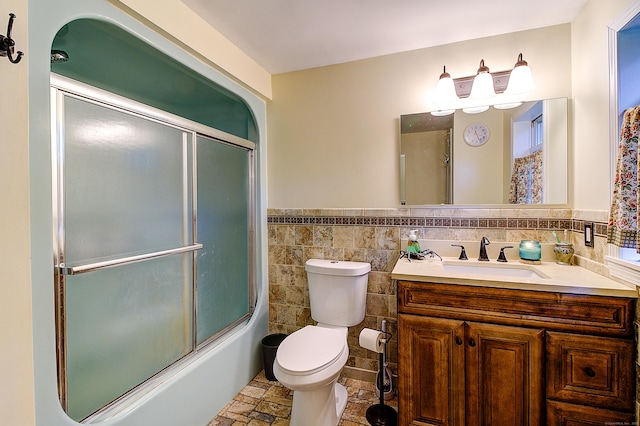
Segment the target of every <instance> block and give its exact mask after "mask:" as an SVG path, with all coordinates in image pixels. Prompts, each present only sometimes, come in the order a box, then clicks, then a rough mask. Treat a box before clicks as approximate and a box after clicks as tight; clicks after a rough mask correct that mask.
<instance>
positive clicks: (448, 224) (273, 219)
mask: <svg viewBox="0 0 640 426" xmlns="http://www.w3.org/2000/svg"><path fill="white" fill-rule="evenodd" d="M585 222H591V221H585V220H579V219H549V218H531V217H527V218H521V217H518V218H513V217H507V218H495V217H491V218H485V217H463V218H461V217H387V216H288V215H272V216H268V217H267V223H268V224H277V225H280V224H282V225H336V226H341V225H344V226H407V227H417V228H487V229H543V230H553V229H555V230H560V229H567V230H572V231H575V232H584V223H585ZM593 223H594V224H595V226H594V229H595V235H596V236H599V237H605V236H606V235H607V224H606V223H602V222H593Z"/></svg>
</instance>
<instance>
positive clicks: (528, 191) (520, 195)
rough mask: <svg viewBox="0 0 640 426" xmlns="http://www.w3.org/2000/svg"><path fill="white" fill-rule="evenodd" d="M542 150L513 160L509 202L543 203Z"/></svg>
mask: <svg viewBox="0 0 640 426" xmlns="http://www.w3.org/2000/svg"><path fill="white" fill-rule="evenodd" d="M542 152H543V151H542V150H538V151H537V152H534V153H533V154H529V155H526V156H524V157H520V158H516V159H514V160H513V171H512V173H511V184H510V186H509V204H540V203H542V200H543V198H542V192H543V191H542V176H543V160H542V158H543V155H542Z"/></svg>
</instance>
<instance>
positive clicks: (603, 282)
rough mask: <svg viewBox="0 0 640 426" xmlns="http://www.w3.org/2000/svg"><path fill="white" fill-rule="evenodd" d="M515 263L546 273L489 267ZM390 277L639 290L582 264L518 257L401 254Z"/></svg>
mask: <svg viewBox="0 0 640 426" xmlns="http://www.w3.org/2000/svg"><path fill="white" fill-rule="evenodd" d="M447 265H451V266H456V265H460V266H468V267H477V268H481V270H482V271H483V272H482V273H469V272H459V271H451V270H446V269H445V267H446V266H447ZM485 266H486V267H487V268H485ZM514 267H515V268H523V269H530V270H535V271H537V272H539V273H541V274H542V275H544V276H545V277H518V276H505V275H502V274H499V275H498V274H496V275H493V274H492V272H491V269H489V268H495V269H494V270H498V269H500V268H514ZM391 277H392V278H393V279H396V280H406V281H418V282H439V283H445V284H458V285H459V284H463V285H473V286H485V287H494V288H496V287H497V288H511V289H517V290H535V291H550V292H559V293H572V294H589V295H596V296H614V297H638V292H637V290H636V289H635V288H632V287H628V286H626V285H624V284H621V283H619V282H617V281H614V280H612V279H610V278H607V277H604V276H602V275H599V274H596V273H595V272H592V271H589V270H588V269H585V268H582V267H579V266H575V265H574V266H569V265H558V264H556V263H555V262H542V263H541V264H539V265H528V264H523V263H520V262H519V261H517V260H516V261H510V262H508V263H505V264H499V263H498V262H496V261H494V260H491V261H489V262H478V261H474V260H468V261H463V260H458V259H457V258H456V257H443V259H442V261H441V260H439V259H437V258H434V259H431V258H427V259H425V260H411V262H409V261H408V260H407V259H406V258H401V259H399V260H398V262H397V263H396V265H395V267H394V268H393V271H392V273H391Z"/></svg>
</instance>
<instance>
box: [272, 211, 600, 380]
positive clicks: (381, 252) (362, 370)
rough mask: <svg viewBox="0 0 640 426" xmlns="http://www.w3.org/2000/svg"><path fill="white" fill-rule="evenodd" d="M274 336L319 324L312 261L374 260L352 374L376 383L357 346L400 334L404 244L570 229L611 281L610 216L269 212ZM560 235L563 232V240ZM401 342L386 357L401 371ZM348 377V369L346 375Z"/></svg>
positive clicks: (352, 339)
mask: <svg viewBox="0 0 640 426" xmlns="http://www.w3.org/2000/svg"><path fill="white" fill-rule="evenodd" d="M267 221H268V223H267V225H268V237H269V243H268V245H269V330H270V332H273V333H276V332H284V333H292V332H293V331H296V330H298V329H299V328H301V327H304V326H305V325H307V324H314V321H313V320H312V319H311V312H310V308H309V292H308V289H307V281H306V273H305V270H304V263H305V262H306V260H307V259H311V258H321V259H336V260H351V261H359V262H370V263H371V267H372V271H371V273H370V275H369V287H368V293H367V308H366V316H365V319H364V321H363V322H362V323H361V324H359V325H357V326H354V327H351V328H350V329H349V336H348V342H349V351H350V354H349V360H348V361H347V367H348V368H347V370H351V375H352V376H353V377H356V378H360V377H363V378H371V375H372V374H375V373H374V372H375V371H376V370H377V360H378V355H377V354H376V353H373V352H370V351H367V350H365V349H363V348H361V347H360V346H359V345H358V336H359V333H360V330H362V328H364V327H369V328H377V329H380V327H381V322H382V320H387V329H388V330H389V331H390V332H391V333H392V334H394V335H395V334H396V324H397V309H396V308H397V307H396V287H395V283H394V282H393V280H392V279H391V271H392V270H393V267H394V265H395V263H396V261H397V260H398V256H399V251H400V250H401V249H403V248H404V247H401V240H402V239H406V238H407V236H408V235H409V231H410V230H412V229H415V230H417V235H418V237H419V238H420V239H427V240H467V241H479V240H480V238H481V237H482V236H487V237H488V238H489V239H490V240H491V241H496V242H499V241H519V240H522V239H538V240H540V241H541V242H553V241H555V239H554V237H553V235H552V233H551V231H553V230H556V231H563V230H567V231H568V239H569V240H570V241H572V242H573V243H574V247H575V249H576V256H575V259H576V262H577V263H578V264H580V266H583V267H586V268H588V269H591V270H593V271H594V272H596V273H600V274H603V275H606V273H607V272H606V268H605V267H604V264H603V259H604V253H605V251H606V230H607V225H606V222H607V212H602V211H575V210H571V209H553V208H542V209H538V208H523V209H515V208H513V209H489V208H401V209H269V210H268V212H267ZM585 222H593V223H594V231H595V233H594V234H595V238H594V241H595V244H594V247H585V246H584V244H583V240H584V223H585ZM561 235H562V234H561ZM396 343H397V341H396V339H392V340H391V343H390V344H389V347H388V358H389V362H390V366H391V368H392V370H393V371H397V368H396V367H397V364H396V363H397V345H396ZM347 374H349V371H347Z"/></svg>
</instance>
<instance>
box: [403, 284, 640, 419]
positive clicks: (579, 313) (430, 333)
mask: <svg viewBox="0 0 640 426" xmlns="http://www.w3.org/2000/svg"><path fill="white" fill-rule="evenodd" d="M634 314H635V299H633V298H622V297H603V296H591V295H577V294H567V293H553V292H538V291H526V290H513V289H501V288H491V287H481V286H469V285H453V284H442V283H426V282H413V281H402V280H400V281H398V341H399V343H398V344H399V347H398V393H399V413H398V420H399V422H398V423H399V424H400V425H403V426H405V425H420V426H424V425H498V424H499V425H566V424H571V425H587V424H589V425H593V424H604V423H605V422H628V423H629V424H631V421H633V419H634V416H633V411H634V389H635V370H634V359H635V358H634V348H635V345H634V338H633V334H634V330H633V319H634ZM599 419H606V420H604V421H602V422H600V423H598V422H599ZM594 421H595V422H596V423H594Z"/></svg>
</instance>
